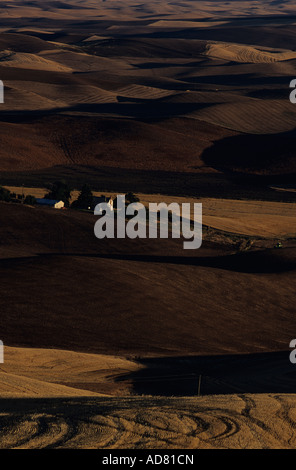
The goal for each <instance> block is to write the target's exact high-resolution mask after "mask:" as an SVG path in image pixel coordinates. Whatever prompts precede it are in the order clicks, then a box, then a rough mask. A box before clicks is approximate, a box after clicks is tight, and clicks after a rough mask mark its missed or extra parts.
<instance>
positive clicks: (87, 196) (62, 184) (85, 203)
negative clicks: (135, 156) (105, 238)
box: [0, 180, 139, 210]
mask: <svg viewBox="0 0 296 470" xmlns="http://www.w3.org/2000/svg"><path fill="white" fill-rule="evenodd" d="M47 189H48V192H47V193H46V194H45V196H44V199H54V200H56V201H63V202H64V204H65V207H70V199H71V192H72V190H71V188H70V187H69V185H68V184H67V183H66V181H65V180H60V181H55V182H54V183H52V184H51V185H50V186H49V187H48V188H47ZM102 196H103V195H102ZM0 201H6V202H23V203H24V204H29V205H34V204H36V198H35V197H34V196H32V195H27V196H25V197H24V195H23V194H16V193H11V192H10V191H9V190H8V189H6V188H3V187H2V186H0ZM125 201H126V204H131V203H133V202H139V198H138V197H137V196H136V195H135V194H134V193H133V192H128V193H127V194H126V195H125ZM93 203H94V195H93V193H92V190H91V188H90V186H89V185H88V184H84V185H83V186H82V189H81V191H80V193H79V196H78V198H77V199H76V200H75V201H73V202H72V204H71V207H72V208H75V209H85V210H89V209H93ZM113 205H114V208H116V207H117V204H116V198H115V200H114V203H113Z"/></svg>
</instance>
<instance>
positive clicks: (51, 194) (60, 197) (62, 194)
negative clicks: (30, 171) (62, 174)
mask: <svg viewBox="0 0 296 470" xmlns="http://www.w3.org/2000/svg"><path fill="white" fill-rule="evenodd" d="M48 190H49V191H48V193H46V194H45V196H44V199H54V200H55V201H63V202H64V204H65V207H69V206H70V199H71V189H70V187H69V186H68V184H67V183H66V181H65V180H61V181H55V182H54V183H52V184H51V185H50V187H49V188H48Z"/></svg>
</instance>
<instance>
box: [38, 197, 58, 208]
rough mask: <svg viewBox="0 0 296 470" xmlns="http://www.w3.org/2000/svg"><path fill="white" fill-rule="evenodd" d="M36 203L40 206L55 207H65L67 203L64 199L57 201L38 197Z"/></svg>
mask: <svg viewBox="0 0 296 470" xmlns="http://www.w3.org/2000/svg"><path fill="white" fill-rule="evenodd" d="M36 204H38V205H40V206H47V207H53V208H54V209H63V208H64V207H65V203H64V202H63V201H56V200H55V199H36Z"/></svg>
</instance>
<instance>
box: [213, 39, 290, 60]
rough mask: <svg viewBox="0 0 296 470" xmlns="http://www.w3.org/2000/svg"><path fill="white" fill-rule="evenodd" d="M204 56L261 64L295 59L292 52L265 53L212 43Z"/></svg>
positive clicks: (236, 45) (234, 45)
mask: <svg viewBox="0 0 296 470" xmlns="http://www.w3.org/2000/svg"><path fill="white" fill-rule="evenodd" d="M205 55H207V56H210V57H215V58H218V59H225V60H231V61H235V62H243V63H250V62H251V63H253V64H257V63H259V64H262V63H270V62H278V61H283V60H291V59H295V58H296V52H294V51H281V52H277V51H267V50H260V49H257V48H256V47H252V46H245V45H239V44H226V43H216V44H215V43H214V44H208V45H207V46H206V51H205Z"/></svg>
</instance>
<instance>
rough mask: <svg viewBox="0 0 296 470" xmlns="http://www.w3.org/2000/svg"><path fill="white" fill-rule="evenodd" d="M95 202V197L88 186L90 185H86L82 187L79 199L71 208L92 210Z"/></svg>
mask: <svg viewBox="0 0 296 470" xmlns="http://www.w3.org/2000/svg"><path fill="white" fill-rule="evenodd" d="M93 200H94V196H93V193H92V191H91V189H90V187H89V186H88V184H84V185H83V186H82V189H81V191H80V193H79V196H78V198H77V199H76V201H73V202H72V204H71V207H73V208H74V209H89V208H92V205H93Z"/></svg>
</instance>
